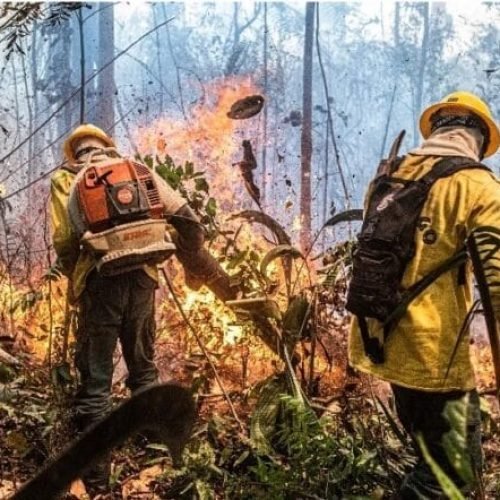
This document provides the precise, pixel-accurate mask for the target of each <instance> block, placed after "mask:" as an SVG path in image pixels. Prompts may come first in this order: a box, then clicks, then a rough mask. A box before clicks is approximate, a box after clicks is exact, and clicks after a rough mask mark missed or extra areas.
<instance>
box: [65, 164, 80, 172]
mask: <svg viewBox="0 0 500 500" xmlns="http://www.w3.org/2000/svg"><path fill="white" fill-rule="evenodd" d="M81 168H82V167H81V165H69V164H66V165H64V166H62V167H61V170H66V172H69V173H70V174H74V175H76V174H77V173H78V172H80V170H81Z"/></svg>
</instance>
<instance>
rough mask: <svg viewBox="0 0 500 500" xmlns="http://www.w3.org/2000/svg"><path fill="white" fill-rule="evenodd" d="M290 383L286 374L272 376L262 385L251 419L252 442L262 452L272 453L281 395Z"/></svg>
mask: <svg viewBox="0 0 500 500" xmlns="http://www.w3.org/2000/svg"><path fill="white" fill-rule="evenodd" d="M287 390H288V383H287V380H286V377H285V376H284V374H280V375H274V376H272V377H270V378H269V379H268V380H267V381H266V382H265V383H264V384H263V385H262V387H261V389H260V394H259V398H258V400H257V403H256V405H255V409H254V411H253V413H252V416H251V419H250V442H251V444H252V446H253V447H254V448H255V449H256V450H257V452H258V453H260V454H263V455H265V454H269V453H272V450H273V447H272V444H271V442H272V441H273V438H274V437H275V436H276V433H277V428H276V423H277V419H278V415H279V411H280V407H281V399H280V395H282V394H284V393H286V392H287Z"/></svg>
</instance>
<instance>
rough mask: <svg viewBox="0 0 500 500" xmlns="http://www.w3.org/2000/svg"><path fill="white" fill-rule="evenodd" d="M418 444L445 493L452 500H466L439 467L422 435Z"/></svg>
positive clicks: (418, 437) (419, 436)
mask: <svg viewBox="0 0 500 500" xmlns="http://www.w3.org/2000/svg"><path fill="white" fill-rule="evenodd" d="M417 443H418V445H419V446H420V450H421V451H422V455H423V456H424V459H425V461H426V462H427V463H428V464H429V467H430V468H431V470H432V472H433V473H434V476H436V479H437V480H438V482H439V485H440V486H441V488H442V490H443V492H444V493H445V495H446V496H447V497H448V498H449V499H450V500H465V497H464V496H463V495H462V493H461V492H460V490H459V489H458V487H457V486H456V485H455V483H454V482H453V481H452V480H451V479H450V478H449V477H448V476H447V475H446V473H445V472H444V471H443V469H441V467H439V465H438V463H437V462H436V461H435V460H434V459H433V458H432V456H431V454H430V453H429V449H428V448H427V445H426V444H425V441H424V438H423V437H422V436H421V435H418V436H417Z"/></svg>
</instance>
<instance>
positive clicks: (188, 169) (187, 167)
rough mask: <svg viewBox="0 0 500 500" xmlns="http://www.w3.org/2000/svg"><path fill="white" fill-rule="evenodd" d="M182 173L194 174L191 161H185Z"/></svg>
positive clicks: (187, 175) (189, 175)
mask: <svg viewBox="0 0 500 500" xmlns="http://www.w3.org/2000/svg"><path fill="white" fill-rule="evenodd" d="M184 173H185V175H186V177H191V176H192V175H193V174H194V164H193V162H191V161H187V162H186V163H185V165H184Z"/></svg>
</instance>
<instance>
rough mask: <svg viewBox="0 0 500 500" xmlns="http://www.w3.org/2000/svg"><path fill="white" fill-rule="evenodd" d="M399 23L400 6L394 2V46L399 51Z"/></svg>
mask: <svg viewBox="0 0 500 500" xmlns="http://www.w3.org/2000/svg"><path fill="white" fill-rule="evenodd" d="M400 22H401V4H400V3H399V2H396V3H395V4H394V46H395V48H396V50H399V44H400V42H401V36H400V31H399V23H400Z"/></svg>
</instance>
